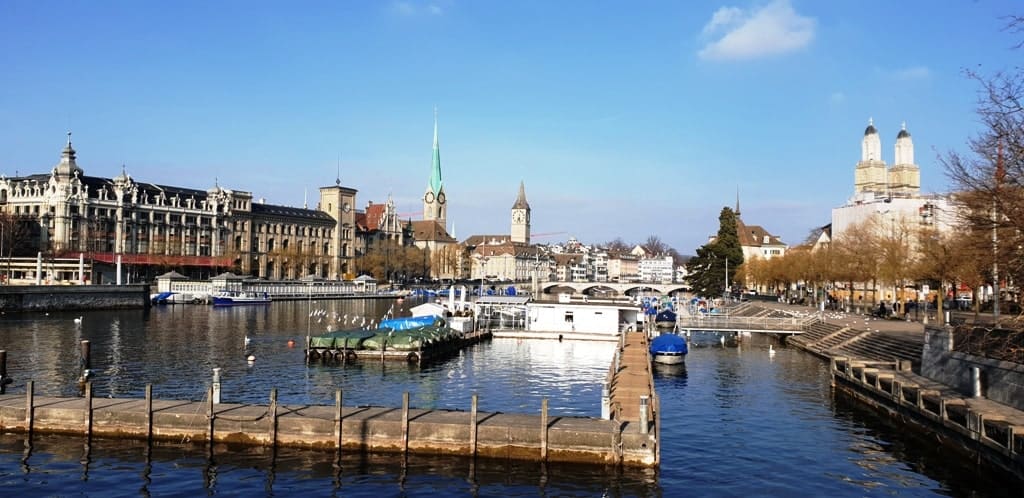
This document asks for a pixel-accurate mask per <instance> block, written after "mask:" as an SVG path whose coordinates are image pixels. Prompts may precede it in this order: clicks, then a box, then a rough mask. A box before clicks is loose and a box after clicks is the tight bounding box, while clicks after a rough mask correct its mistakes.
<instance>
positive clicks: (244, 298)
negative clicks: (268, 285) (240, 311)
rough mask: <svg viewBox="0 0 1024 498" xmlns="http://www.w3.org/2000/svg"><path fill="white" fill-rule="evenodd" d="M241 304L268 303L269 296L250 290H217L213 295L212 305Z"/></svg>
mask: <svg viewBox="0 0 1024 498" xmlns="http://www.w3.org/2000/svg"><path fill="white" fill-rule="evenodd" d="M243 304H270V296H269V295H267V293H266V292H264V293H262V294H258V293H252V292H235V291H227V292H219V293H217V294H214V295H213V305H214V306H238V305H243Z"/></svg>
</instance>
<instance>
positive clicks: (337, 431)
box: [334, 354, 345, 456]
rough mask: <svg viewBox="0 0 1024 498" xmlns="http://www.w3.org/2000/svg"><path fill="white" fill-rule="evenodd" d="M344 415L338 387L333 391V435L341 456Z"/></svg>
mask: <svg viewBox="0 0 1024 498" xmlns="http://www.w3.org/2000/svg"><path fill="white" fill-rule="evenodd" d="M342 356H344V354H343V355H342ZM344 417H345V415H344V413H342V410H341V389H338V390H336V391H334V435H335V437H336V438H337V445H338V456H341V426H342V421H343V420H344Z"/></svg>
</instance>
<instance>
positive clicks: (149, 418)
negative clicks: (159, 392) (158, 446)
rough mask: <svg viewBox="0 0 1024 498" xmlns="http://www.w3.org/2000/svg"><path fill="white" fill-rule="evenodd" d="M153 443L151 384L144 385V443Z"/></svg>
mask: <svg viewBox="0 0 1024 498" xmlns="http://www.w3.org/2000/svg"><path fill="white" fill-rule="evenodd" d="M152 442H153V384H146V443H147V444H149V443H152Z"/></svg>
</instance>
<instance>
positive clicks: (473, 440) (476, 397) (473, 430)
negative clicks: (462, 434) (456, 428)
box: [469, 393, 480, 458]
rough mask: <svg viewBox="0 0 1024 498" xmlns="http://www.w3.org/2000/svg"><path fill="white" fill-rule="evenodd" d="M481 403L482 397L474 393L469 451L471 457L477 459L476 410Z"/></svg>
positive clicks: (471, 404) (471, 403)
mask: <svg viewBox="0 0 1024 498" xmlns="http://www.w3.org/2000/svg"><path fill="white" fill-rule="evenodd" d="M479 401H480V395H478V394H477V393H473V401H471V402H470V405H469V451H470V453H469V454H470V456H472V457H474V458H475V457H476V428H477V420H476V409H477V405H478V403H479Z"/></svg>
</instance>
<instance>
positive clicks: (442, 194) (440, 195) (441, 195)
mask: <svg viewBox="0 0 1024 498" xmlns="http://www.w3.org/2000/svg"><path fill="white" fill-rule="evenodd" d="M437 202H439V203H441V204H444V192H441V193H440V194H437Z"/></svg>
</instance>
